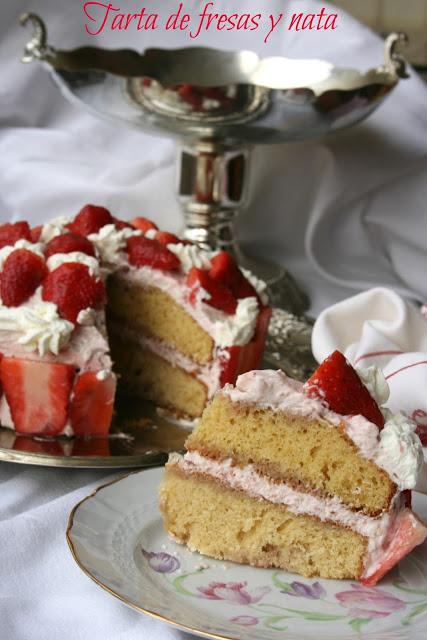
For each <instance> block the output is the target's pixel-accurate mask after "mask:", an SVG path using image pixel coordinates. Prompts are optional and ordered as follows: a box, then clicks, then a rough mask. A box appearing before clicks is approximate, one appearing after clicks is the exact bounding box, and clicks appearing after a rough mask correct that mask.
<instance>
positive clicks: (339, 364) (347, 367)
mask: <svg viewBox="0 0 427 640" xmlns="http://www.w3.org/2000/svg"><path fill="white" fill-rule="evenodd" d="M304 390H305V393H306V394H307V395H308V396H310V397H314V398H320V399H321V400H323V401H324V402H326V404H328V406H329V407H330V409H332V411H335V412H336V413H339V414H341V415H343V416H348V415H362V416H364V417H365V418H366V419H367V420H369V421H370V422H373V423H374V424H376V425H377V427H379V428H380V429H382V427H383V426H384V418H383V415H382V413H381V411H380V409H379V407H378V405H377V403H376V402H375V400H374V399H373V397H372V396H371V394H370V393H369V391H368V389H367V388H366V387H365V385H364V384H363V382H362V381H361V379H360V378H359V376H358V375H357V373H356V371H355V370H354V369H353V367H352V366H351V364H350V363H349V362H348V361H347V360H346V359H345V357H344V356H343V354H342V353H340V352H339V351H334V353H332V354H331V355H330V356H329V357H328V358H326V360H324V361H323V362H322V364H321V365H320V366H319V367H318V368H317V369H316V371H315V372H314V373H313V375H312V376H311V378H309V379H308V380H307V382H306V383H305V386H304Z"/></svg>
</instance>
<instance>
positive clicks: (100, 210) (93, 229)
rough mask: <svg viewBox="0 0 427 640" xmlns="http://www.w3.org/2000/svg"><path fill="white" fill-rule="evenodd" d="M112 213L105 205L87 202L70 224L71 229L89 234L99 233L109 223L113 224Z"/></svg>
mask: <svg viewBox="0 0 427 640" xmlns="http://www.w3.org/2000/svg"><path fill="white" fill-rule="evenodd" d="M113 222H114V220H113V217H112V215H111V213H110V212H109V211H108V209H106V208H105V207H98V206H96V205H94V204H87V205H86V206H84V207H83V209H81V210H80V211H79V213H78V214H77V215H76V217H75V218H74V220H73V222H71V223H70V224H69V225H68V228H69V229H70V231H73V233H79V234H80V235H82V236H88V235H90V234H91V233H98V231H99V230H100V229H102V227H105V225H107V224H113Z"/></svg>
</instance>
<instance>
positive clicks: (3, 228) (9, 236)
mask: <svg viewBox="0 0 427 640" xmlns="http://www.w3.org/2000/svg"><path fill="white" fill-rule="evenodd" d="M18 240H28V242H31V230H30V225H29V224H28V222H15V223H13V224H12V223H10V222H8V223H6V224H2V225H0V249H3V247H7V246H9V245H12V246H13V245H14V244H15V242H17V241H18Z"/></svg>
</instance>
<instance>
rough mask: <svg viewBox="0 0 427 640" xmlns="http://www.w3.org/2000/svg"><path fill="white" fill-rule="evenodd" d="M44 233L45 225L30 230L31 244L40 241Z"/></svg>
mask: <svg viewBox="0 0 427 640" xmlns="http://www.w3.org/2000/svg"><path fill="white" fill-rule="evenodd" d="M42 231H43V225H42V224H39V225H38V226H37V227H33V228H32V229H31V230H30V233H31V242H38V241H39V240H40V236H41V233H42Z"/></svg>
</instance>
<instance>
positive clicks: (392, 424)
mask: <svg viewBox="0 0 427 640" xmlns="http://www.w3.org/2000/svg"><path fill="white" fill-rule="evenodd" d="M415 429H416V424H415V422H413V421H412V420H411V419H410V418H408V416H406V415H405V414H404V413H402V412H399V413H395V414H393V415H391V417H390V418H389V420H387V422H386V423H385V425H384V427H383V429H382V430H381V431H380V442H379V446H378V451H377V454H376V456H375V462H376V463H377V464H378V465H379V466H380V467H382V468H383V469H384V470H385V471H387V473H388V474H389V476H390V477H391V479H392V480H393V481H394V482H395V483H396V484H397V486H398V488H399V489H400V490H401V491H403V490H404V489H413V488H414V487H415V485H416V482H417V478H418V474H419V472H420V471H421V467H422V466H423V463H424V455H423V448H422V445H421V440H420V439H419V437H418V436H417V434H416V433H415Z"/></svg>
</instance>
